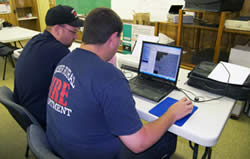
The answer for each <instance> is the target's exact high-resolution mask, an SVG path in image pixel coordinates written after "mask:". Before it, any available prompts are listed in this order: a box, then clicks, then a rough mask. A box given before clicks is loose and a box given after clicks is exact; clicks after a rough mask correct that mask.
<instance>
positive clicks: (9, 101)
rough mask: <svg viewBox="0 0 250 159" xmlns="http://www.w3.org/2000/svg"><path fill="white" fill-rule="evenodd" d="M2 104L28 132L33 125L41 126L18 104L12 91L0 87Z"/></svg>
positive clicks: (27, 150) (27, 154)
mask: <svg viewBox="0 0 250 159" xmlns="http://www.w3.org/2000/svg"><path fill="white" fill-rule="evenodd" d="M0 103H2V104H3V105H4V106H5V107H6V108H7V109H8V111H9V112H10V114H11V115H12V117H13V118H14V119H15V120H16V121H17V123H18V124H19V125H20V126H21V127H22V128H23V130H24V131H25V132H27V129H28V127H29V126H30V125H31V124H36V125H39V126H40V124H39V122H38V121H37V120H36V119H35V117H34V116H33V115H32V114H31V113H30V112H29V111H28V110H27V109H25V108H24V107H23V106H21V105H19V104H16V103H15V101H14V98H13V93H12V91H11V90H10V89H9V88H8V87H6V86H2V87H0ZM25 156H26V157H27V158H28V156H29V145H28V144H27V148H26V153H25Z"/></svg>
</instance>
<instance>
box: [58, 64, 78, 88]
mask: <svg viewBox="0 0 250 159" xmlns="http://www.w3.org/2000/svg"><path fill="white" fill-rule="evenodd" d="M56 73H61V74H63V75H64V76H65V77H66V79H67V80H68V81H69V83H70V85H71V87H72V88H75V84H74V82H75V76H74V74H73V73H72V71H71V69H70V68H69V67H67V66H65V65H58V66H57V67H56V70H55V72H54V74H56Z"/></svg>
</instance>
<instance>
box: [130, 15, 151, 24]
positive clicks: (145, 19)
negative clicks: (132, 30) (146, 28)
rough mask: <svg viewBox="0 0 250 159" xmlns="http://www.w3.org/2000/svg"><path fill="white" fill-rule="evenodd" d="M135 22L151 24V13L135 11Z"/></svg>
mask: <svg viewBox="0 0 250 159" xmlns="http://www.w3.org/2000/svg"><path fill="white" fill-rule="evenodd" d="M133 23H134V24H142V25H149V24H150V13H135V14H134V15H133Z"/></svg>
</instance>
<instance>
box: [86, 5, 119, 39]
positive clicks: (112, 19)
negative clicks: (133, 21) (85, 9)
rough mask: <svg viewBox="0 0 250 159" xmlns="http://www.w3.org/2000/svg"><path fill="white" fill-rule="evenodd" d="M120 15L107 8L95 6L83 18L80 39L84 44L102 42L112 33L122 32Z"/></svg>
mask: <svg viewBox="0 0 250 159" xmlns="http://www.w3.org/2000/svg"><path fill="white" fill-rule="evenodd" d="M122 25H123V24H122V21H121V19H120V17H119V16H118V15H117V14H116V13H115V12H114V11H113V10H111V9H109V8H95V9H94V10H92V11H91V12H90V13H89V14H88V16H87V17H86V19H85V22H84V32H83V36H82V41H83V43H85V44H103V43H105V42H106V41H107V40H108V39H109V37H110V36H111V35H112V34H113V33H114V32H118V36H120V34H121V32H122Z"/></svg>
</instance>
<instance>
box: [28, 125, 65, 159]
mask: <svg viewBox="0 0 250 159" xmlns="http://www.w3.org/2000/svg"><path fill="white" fill-rule="evenodd" d="M27 140H28V144H29V147H30V150H31V151H32V152H33V154H34V155H35V157H36V158H38V159H60V157H58V156H56V154H55V153H54V152H53V151H52V149H51V147H50V146H49V143H48V140H47V137H46V134H45V132H44V130H43V129H42V128H41V127H40V126H38V125H35V124H31V125H30V127H29V128H28V130H27Z"/></svg>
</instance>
